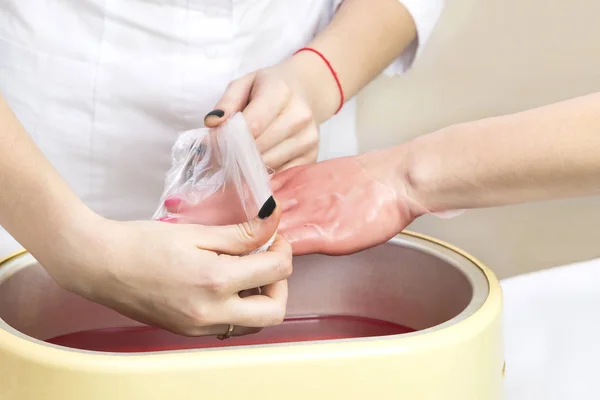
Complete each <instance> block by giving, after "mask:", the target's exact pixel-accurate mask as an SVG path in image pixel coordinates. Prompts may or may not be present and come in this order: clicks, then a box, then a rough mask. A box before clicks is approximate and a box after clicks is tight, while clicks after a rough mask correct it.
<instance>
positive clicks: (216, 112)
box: [204, 110, 225, 121]
mask: <svg viewBox="0 0 600 400" xmlns="http://www.w3.org/2000/svg"><path fill="white" fill-rule="evenodd" d="M224 115H225V111H223V110H212V111H211V112H209V113H208V114H206V117H204V120H205V121H206V119H207V118H208V117H217V118H223V116H224Z"/></svg>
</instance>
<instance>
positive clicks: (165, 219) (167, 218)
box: [158, 215, 175, 222]
mask: <svg viewBox="0 0 600 400" xmlns="http://www.w3.org/2000/svg"><path fill="white" fill-rule="evenodd" d="M158 221H160V222H173V221H175V218H173V217H169V216H167V215H165V216H164V217H160V218H159V219H158Z"/></svg>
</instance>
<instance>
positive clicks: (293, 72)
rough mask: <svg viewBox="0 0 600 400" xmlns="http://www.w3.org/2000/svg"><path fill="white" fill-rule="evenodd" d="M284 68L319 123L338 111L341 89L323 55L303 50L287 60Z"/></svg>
mask: <svg viewBox="0 0 600 400" xmlns="http://www.w3.org/2000/svg"><path fill="white" fill-rule="evenodd" d="M283 68H284V70H285V71H286V74H287V75H289V77H290V82H292V84H293V85H294V86H295V87H296V88H297V90H298V91H299V92H300V95H301V96H302V97H303V98H304V100H305V101H306V103H307V104H308V106H309V107H310V109H311V111H312V114H313V118H314V119H315V121H316V122H317V124H321V123H323V122H325V121H327V120H328V119H329V118H331V117H332V116H333V115H334V114H335V113H336V111H337V110H338V108H339V106H340V101H341V94H340V89H339V88H338V85H337V83H336V78H335V76H334V75H333V74H332V72H331V70H330V69H329V67H328V66H327V64H326V63H325V62H324V60H323V59H321V57H319V56H318V55H317V54H314V53H312V52H309V51H301V52H299V53H297V54H295V55H294V56H292V57H291V58H290V59H289V60H287V61H286V62H285V63H284V64H283ZM334 68H335V66H334Z"/></svg>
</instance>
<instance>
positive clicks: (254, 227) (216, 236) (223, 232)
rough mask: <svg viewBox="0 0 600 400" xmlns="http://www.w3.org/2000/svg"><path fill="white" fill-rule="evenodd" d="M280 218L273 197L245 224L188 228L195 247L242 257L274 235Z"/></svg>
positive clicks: (279, 210)
mask: <svg viewBox="0 0 600 400" xmlns="http://www.w3.org/2000/svg"><path fill="white" fill-rule="evenodd" d="M280 218H281V207H277V203H276V201H275V199H274V198H273V196H271V197H269V198H268V199H267V201H265V203H264V204H263V206H262V207H261V209H260V211H259V212H258V215H257V216H256V217H255V218H253V219H251V220H249V221H246V222H242V223H239V224H236V225H226V226H204V225H187V226H189V227H191V228H193V229H195V237H196V238H197V239H196V246H198V247H199V248H201V249H205V250H211V251H214V252H217V253H222V254H229V255H242V254H246V253H249V252H251V251H254V250H256V249H257V248H259V247H260V246H262V245H264V244H265V243H267V242H268V241H269V239H271V238H272V237H273V235H275V233H276V232H277V226H278V225H279V220H280Z"/></svg>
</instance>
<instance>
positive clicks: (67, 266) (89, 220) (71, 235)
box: [32, 203, 108, 294]
mask: <svg viewBox="0 0 600 400" xmlns="http://www.w3.org/2000/svg"><path fill="white" fill-rule="evenodd" d="M68 210H69V211H68V212H67V213H65V215H62V216H60V217H59V218H57V220H58V222H56V223H55V226H54V227H53V229H55V233H54V234H46V235H44V239H43V240H45V241H46V245H45V246H43V247H41V248H40V249H36V250H33V249H32V254H34V256H35V257H36V258H37V259H38V260H39V261H40V263H41V264H42V265H43V266H44V268H46V270H47V271H48V273H49V274H50V275H51V276H52V277H53V278H54V279H55V280H56V281H57V282H58V283H59V284H60V285H61V286H62V287H64V288H65V289H68V290H71V291H74V292H76V293H80V294H81V293H82V290H80V289H81V288H82V282H83V281H86V280H87V281H89V280H91V279H87V278H86V276H88V275H89V274H88V273H89V272H93V271H88V269H86V268H85V267H86V266H89V265H91V264H92V262H93V260H94V259H95V258H98V257H99V254H100V253H101V251H102V249H103V248H104V247H105V246H104V245H105V242H106V239H105V232H106V229H105V228H104V227H105V226H106V225H107V222H108V220H106V219H105V218H103V217H101V216H100V215H98V214H96V213H94V212H93V211H92V210H90V209H89V208H88V207H86V206H85V205H84V204H83V203H81V204H80V205H79V206H78V207H73V208H69V209H68ZM96 262H97V260H96Z"/></svg>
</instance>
